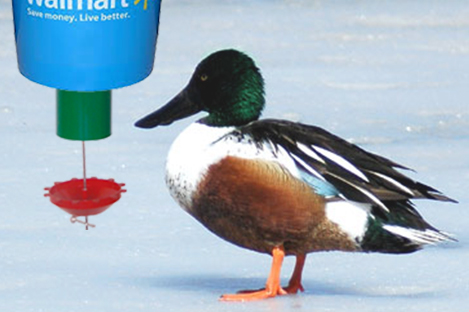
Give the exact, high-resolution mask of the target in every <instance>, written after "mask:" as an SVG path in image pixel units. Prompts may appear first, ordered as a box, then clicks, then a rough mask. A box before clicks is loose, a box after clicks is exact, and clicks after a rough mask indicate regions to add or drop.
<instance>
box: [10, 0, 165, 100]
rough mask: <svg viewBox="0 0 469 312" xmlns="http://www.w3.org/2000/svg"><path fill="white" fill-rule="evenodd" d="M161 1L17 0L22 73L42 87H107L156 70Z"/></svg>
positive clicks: (73, 88)
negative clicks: (155, 61)
mask: <svg viewBox="0 0 469 312" xmlns="http://www.w3.org/2000/svg"><path fill="white" fill-rule="evenodd" d="M160 5H161V0H13V14H14V22H15V39H16V48H17V54H18V65H19V69H20V72H21V73H22V74H23V75H24V76H25V77H26V78H28V79H30V80H32V81H34V82H37V83H40V84H42V85H45V86H48V87H52V88H57V89H62V90H70V91H102V90H110V89H114V88H119V87H125V86H128V85H131V84H134V83H137V82H139V81H141V80H143V79H145V78H146V77H147V76H148V75H149V74H150V73H151V71H152V69H153V62H154V56H155V49H156V38H157V35H158V25H159V15H160Z"/></svg>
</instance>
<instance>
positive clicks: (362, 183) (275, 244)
mask: <svg viewBox="0 0 469 312" xmlns="http://www.w3.org/2000/svg"><path fill="white" fill-rule="evenodd" d="M264 101H265V100H264V82H263V78H262V76H261V73H260V71H259V68H257V66H256V65H255V63H254V61H253V60H252V59H251V58H250V57H249V56H247V55H246V54H244V53H242V52H239V51H236V50H222V51H218V52H215V53H213V54H211V55H209V56H208V57H207V58H205V59H204V60H202V62H200V64H199V65H198V66H197V68H196V69H195V72H194V73H193V75H192V78H191V79H190V81H189V84H188V85H187V86H186V87H185V88H184V89H183V90H182V91H181V92H180V93H179V94H177V95H176V96H175V97H174V98H173V99H172V100H171V101H170V102H169V103H168V104H166V105H165V106H164V107H162V108H160V109H159V110H157V111H155V112H153V113H151V114H149V115H148V116H146V117H144V118H142V119H141V120H139V121H138V122H137V123H136V124H135V125H136V126H137V127H140V128H153V127H156V126H160V125H169V124H171V123H172V122H174V121H176V120H178V119H182V118H185V117H188V116H190V115H193V114H196V113H198V112H200V111H205V112H207V113H208V116H206V117H203V118H202V119H199V120H198V121H196V122H194V123H193V124H191V125H190V126H189V127H188V128H187V129H186V130H184V131H183V132H182V133H181V134H180V135H179V136H178V137H177V139H176V140H175V141H174V143H173V144H172V146H171V149H170V151H169V155H168V159H167V164H166V183H167V185H168V187H169V190H170V192H171V195H172V196H173V197H174V199H175V200H176V201H177V202H178V203H179V205H181V206H182V207H183V208H184V209H185V210H186V211H187V212H188V213H189V214H191V215H192V216H193V217H195V218H196V219H197V220H198V221H200V222H201V223H202V224H203V225H204V226H205V227H207V228H208V229H209V230H210V231H212V232H213V233H215V234H216V235H218V236H219V237H221V238H223V239H225V240H227V241H229V242H231V243H233V244H235V245H238V246H240V247H244V248H247V249H251V250H254V251H258V252H261V253H267V254H271V255H272V256H273V262H272V267H271V271H270V275H269V277H268V279H267V283H266V286H265V289H261V290H256V291H242V292H240V293H237V294H230V295H223V296H222V297H221V300H226V301H246V300H255V299H262V298H268V297H274V296H276V295H284V294H293V293H297V292H298V291H303V286H302V285H301V275H302V271H303V265H304V263H305V258H306V254H308V253H310V252H315V251H328V250H341V251H354V252H358V251H359V252H383V253H410V252H413V251H416V250H418V249H421V248H422V247H423V246H424V245H426V244H434V243H438V242H442V241H446V240H451V239H452V238H451V236H449V235H448V234H445V233H443V232H441V231H439V230H437V229H436V228H434V227H433V226H431V225H430V224H429V223H427V222H426V221H425V220H424V219H423V218H422V217H421V216H420V214H419V213H418V212H417V211H416V209H415V208H414V205H413V204H412V202H411V200H412V199H416V198H427V199H433V200H439V201H454V200H452V199H450V198H448V197H446V196H445V195H443V194H442V193H441V192H439V191H437V190H436V189H434V188H432V187H430V186H428V185H425V184H422V183H420V182H416V181H413V180H412V179H410V178H408V177H406V176H405V175H403V174H402V173H400V172H399V171H397V170H396V169H407V168H406V167H404V166H402V165H399V164H397V163H395V162H393V161H391V160H389V159H387V158H384V157H382V156H378V155H376V154H372V153H370V152H367V151H365V150H363V149H361V148H360V147H358V146H356V145H353V144H351V143H349V142H347V141H345V140H343V139H341V138H339V137H337V136H335V135H333V134H331V133H329V132H327V131H326V130H323V129H321V128H318V127H315V126H310V125H305V124H301V123H295V122H290V121H286V120H275V119H264V120H259V117H260V115H261V112H262V110H263V108H264ZM286 255H294V256H295V257H296V265H295V268H294V271H293V274H292V276H291V279H290V282H289V284H288V286H286V287H281V285H280V269H281V266H282V261H283V258H284V256H286Z"/></svg>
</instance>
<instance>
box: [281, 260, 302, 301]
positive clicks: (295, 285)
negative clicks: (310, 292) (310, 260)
mask: <svg viewBox="0 0 469 312" xmlns="http://www.w3.org/2000/svg"><path fill="white" fill-rule="evenodd" d="M305 260H306V255H297V256H296V264H295V269H294V270H293V274H292V276H291V278H290V282H288V286H287V287H285V288H284V290H285V291H286V292H287V293H288V294H296V293H298V291H301V292H303V291H305V289H304V288H303V285H301V273H302V272H303V266H304V265H305Z"/></svg>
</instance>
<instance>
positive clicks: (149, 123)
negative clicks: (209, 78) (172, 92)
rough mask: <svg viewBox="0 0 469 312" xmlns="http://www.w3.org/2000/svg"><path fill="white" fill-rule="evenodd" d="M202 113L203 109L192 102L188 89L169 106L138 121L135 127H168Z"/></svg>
mask: <svg viewBox="0 0 469 312" xmlns="http://www.w3.org/2000/svg"><path fill="white" fill-rule="evenodd" d="M200 111H201V108H199V106H198V105H197V104H195V103H194V102H193V101H191V100H190V98H189V96H188V95H187V91H186V89H184V90H182V91H181V92H180V93H179V94H178V95H176V96H175V97H174V98H173V99H172V100H171V101H169V102H168V104H166V105H165V106H163V107H162V108H160V109H159V110H157V111H155V112H153V113H151V114H149V115H147V116H145V117H143V118H142V119H140V120H139V121H137V122H136V123H135V126H136V127H139V128H145V129H149V128H154V127H157V126H166V125H169V124H171V123H173V122H174V121H176V120H179V119H183V118H186V117H189V116H192V115H194V114H196V113H198V112H200Z"/></svg>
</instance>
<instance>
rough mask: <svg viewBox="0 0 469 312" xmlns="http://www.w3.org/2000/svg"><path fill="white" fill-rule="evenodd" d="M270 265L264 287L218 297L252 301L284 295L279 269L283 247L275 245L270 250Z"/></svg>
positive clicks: (228, 299) (283, 254) (283, 255)
mask: <svg viewBox="0 0 469 312" xmlns="http://www.w3.org/2000/svg"><path fill="white" fill-rule="evenodd" d="M272 257H273V259H272V267H271V269H270V275H269V278H268V279H267V283H266V285H265V289H260V290H253V291H250V290H245V291H242V292H239V293H237V294H229V295H223V296H221V297H220V300H221V301H252V300H261V299H266V298H272V297H275V296H277V295H286V294H287V292H286V291H285V290H283V288H282V287H281V286H280V269H281V268H282V263H283V258H284V257H285V251H284V250H283V247H275V248H274V249H273V250H272Z"/></svg>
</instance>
